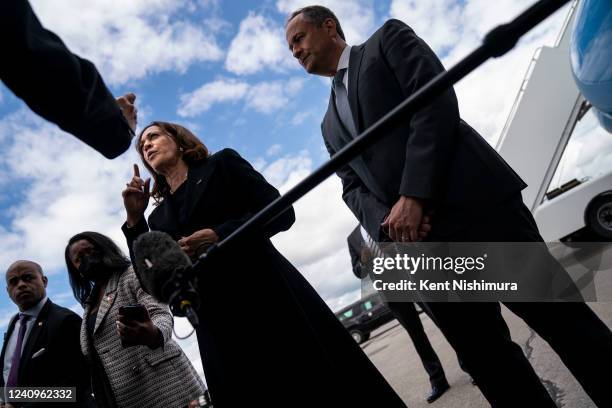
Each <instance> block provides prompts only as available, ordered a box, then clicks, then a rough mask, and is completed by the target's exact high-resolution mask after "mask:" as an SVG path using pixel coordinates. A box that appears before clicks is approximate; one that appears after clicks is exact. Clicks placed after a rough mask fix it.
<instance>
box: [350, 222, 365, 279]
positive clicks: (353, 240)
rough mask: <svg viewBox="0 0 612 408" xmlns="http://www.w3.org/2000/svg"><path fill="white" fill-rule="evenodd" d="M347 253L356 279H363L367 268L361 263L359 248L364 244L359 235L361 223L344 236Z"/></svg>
mask: <svg viewBox="0 0 612 408" xmlns="http://www.w3.org/2000/svg"><path fill="white" fill-rule="evenodd" d="M346 242H347V244H348V249H349V254H350V255H351V266H352V267H353V274H355V277H356V278H357V279H363V278H365V277H366V276H367V272H368V271H367V268H366V267H365V265H364V264H362V263H361V250H362V249H363V247H364V246H365V242H364V240H363V237H362V236H361V225H357V226H356V227H355V229H354V230H353V231H352V232H351V233H350V234H349V236H348V237H347V238H346Z"/></svg>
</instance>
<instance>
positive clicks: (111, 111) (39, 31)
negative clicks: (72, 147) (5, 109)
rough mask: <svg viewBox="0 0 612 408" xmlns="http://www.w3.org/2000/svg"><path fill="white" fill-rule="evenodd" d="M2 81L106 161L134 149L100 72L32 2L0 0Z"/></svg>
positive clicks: (0, 74)
mask: <svg viewBox="0 0 612 408" xmlns="http://www.w3.org/2000/svg"><path fill="white" fill-rule="evenodd" d="M0 38H1V39H2V40H1V41H2V59H0V79H2V81H3V82H4V83H5V85H6V86H7V87H8V88H9V89H10V90H11V91H13V92H14V93H15V95H17V96H18V97H19V98H21V99H23V101H24V102H25V103H26V104H27V105H28V106H29V107H30V109H32V110H33V111H34V112H36V113H37V114H39V115H40V116H42V117H43V118H45V119H47V120H49V121H51V122H53V123H55V124H57V125H58V126H59V127H60V128H62V129H63V130H65V131H66V132H69V133H72V134H73V135H75V136H76V137H78V138H79V139H81V140H82V141H83V142H85V143H87V144H88V145H90V146H91V147H93V148H94V149H96V150H97V151H99V152H100V153H102V154H103V155H104V156H106V157H108V158H114V157H116V156H119V155H120V154H121V153H123V152H124V151H126V150H127V149H128V147H129V146H130V141H131V139H132V134H131V131H130V128H129V126H128V124H127V122H126V121H125V119H124V117H123V115H122V114H121V110H120V109H119V105H117V102H116V101H115V98H114V97H113V95H112V94H111V93H110V91H109V90H108V88H107V87H106V85H105V84H104V81H103V80H102V77H101V76H100V74H99V73H98V70H97V69H96V67H95V66H94V65H93V64H92V63H91V62H89V61H87V60H84V59H82V58H80V57H78V56H77V55H74V54H73V53H71V52H70V50H68V48H66V46H65V45H64V43H63V42H62V40H61V39H60V38H59V37H58V36H57V35H55V34H54V33H52V32H51V31H48V30H46V29H45V28H44V27H43V26H42V25H41V24H40V21H38V18H37V17H36V15H35V14H34V12H33V11H32V8H31V7H30V4H29V3H28V1H27V0H19V1H15V0H8V1H0Z"/></svg>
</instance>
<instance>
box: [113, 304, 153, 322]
mask: <svg viewBox="0 0 612 408" xmlns="http://www.w3.org/2000/svg"><path fill="white" fill-rule="evenodd" d="M119 314H120V315H122V316H123V317H124V318H125V319H126V320H135V321H137V322H144V321H145V320H146V319H147V309H145V307H144V306H143V305H127V306H121V307H120V308H119Z"/></svg>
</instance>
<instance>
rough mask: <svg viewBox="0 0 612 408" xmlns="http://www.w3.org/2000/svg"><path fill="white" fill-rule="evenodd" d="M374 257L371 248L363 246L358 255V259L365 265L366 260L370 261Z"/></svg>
mask: <svg viewBox="0 0 612 408" xmlns="http://www.w3.org/2000/svg"><path fill="white" fill-rule="evenodd" d="M373 257H374V255H372V250H371V249H370V248H368V247H363V248H362V249H361V255H360V257H359V260H360V261H361V263H362V264H364V265H367V264H368V262H370V260H371V259H372V258H373Z"/></svg>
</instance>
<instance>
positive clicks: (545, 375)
mask: <svg viewBox="0 0 612 408" xmlns="http://www.w3.org/2000/svg"><path fill="white" fill-rule="evenodd" d="M590 306H591V307H592V308H593V310H594V311H595V312H596V313H597V314H598V315H599V317H600V318H601V319H602V320H603V321H604V322H605V323H606V324H607V325H608V327H612V303H592V304H590ZM503 314H504V318H505V319H506V322H507V323H508V326H509V327H510V330H511V332H512V338H513V340H514V341H515V342H517V343H518V344H519V345H520V346H521V347H522V348H523V351H524V352H525V354H526V355H527V356H528V357H529V360H530V362H531V364H532V365H533V366H534V368H535V370H536V372H537V373H538V375H539V376H540V378H541V379H542V382H543V383H544V385H545V386H546V388H547V389H548V391H549V393H550V394H551V395H552V396H553V398H554V399H555V401H556V403H557V406H558V407H559V408H562V407H565V408H591V407H595V404H593V402H592V401H591V400H590V399H589V397H588V396H587V395H586V394H585V392H584V391H583V390H582V387H581V386H580V385H579V384H578V382H577V381H576V380H575V379H574V377H573V376H572V375H571V374H570V373H569V371H568V370H567V369H566V368H565V366H564V365H563V363H562V362H561V360H560V359H559V358H558V357H557V355H556V354H555V353H554V352H553V351H552V350H551V348H550V347H549V346H548V344H546V343H545V342H544V341H543V340H542V339H541V338H540V337H538V336H537V335H536V334H535V333H534V332H533V330H531V329H530V328H529V327H528V326H527V325H526V324H525V323H524V322H523V321H522V320H520V319H519V318H517V317H516V316H515V315H514V314H512V312H510V311H509V310H508V309H506V308H505V307H504V308H503ZM421 320H422V321H423V326H424V327H425V332H426V333H427V335H428V337H429V340H430V341H431V344H432V346H433V347H434V349H435V350H436V352H437V353H438V356H439V358H440V360H441V361H442V364H443V366H444V370H445V372H446V377H447V379H448V381H449V383H450V385H451V388H450V390H448V391H447V392H446V393H445V394H444V395H443V396H442V397H441V398H440V399H439V400H437V401H435V402H434V403H433V404H428V403H427V402H426V401H425V397H426V396H427V395H428V394H429V391H430V385H429V380H428V378H427V374H426V373H425V370H424V369H423V366H422V364H421V361H420V360H419V358H418V356H417V354H416V351H415V350H414V346H413V345H412V341H411V340H410V337H408V334H407V333H406V331H405V330H404V329H403V328H402V327H401V326H400V325H399V323H398V322H397V321H396V320H394V321H392V322H390V323H388V324H386V325H384V326H383V327H381V328H379V329H377V330H376V331H375V332H373V333H372V337H371V338H370V340H368V341H367V342H365V343H363V344H362V348H363V350H364V351H365V353H366V354H367V355H368V356H369V357H370V359H371V360H372V361H373V362H374V364H375V365H376V366H377V367H378V369H379V370H380V371H381V372H382V374H383V375H384V376H385V378H386V379H387V381H389V383H390V384H391V385H392V386H393V388H394V389H395V390H396V391H397V393H398V394H399V395H400V396H401V397H402V399H403V400H404V401H405V402H406V404H407V405H408V407H409V408H418V407H432V408H462V407H465V408H481V407H482V408H485V407H488V406H489V404H488V403H487V402H486V400H485V399H484V398H483V397H482V394H481V393H480V391H479V390H478V387H476V386H473V385H472V384H471V382H470V378H469V377H468V375H467V374H465V373H464V372H463V371H462V370H461V369H460V368H459V365H458V364H457V357H456V355H455V353H454V351H453V350H452V348H451V347H450V345H449V344H448V342H447V341H446V339H445V338H444V336H443V335H442V333H440V331H439V330H438V328H437V327H436V326H435V325H434V324H433V323H432V321H431V320H430V319H429V318H428V317H427V316H426V315H425V314H424V313H422V314H421ZM517 391H519V390H517Z"/></svg>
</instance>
